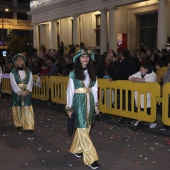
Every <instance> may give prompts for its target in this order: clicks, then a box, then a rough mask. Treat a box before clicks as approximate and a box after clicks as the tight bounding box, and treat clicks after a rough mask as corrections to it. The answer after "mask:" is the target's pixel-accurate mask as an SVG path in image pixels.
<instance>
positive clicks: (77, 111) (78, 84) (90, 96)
mask: <svg viewBox="0 0 170 170" xmlns="http://www.w3.org/2000/svg"><path fill="white" fill-rule="evenodd" d="M92 60H94V54H93V53H91V51H89V50H87V49H86V48H83V49H80V50H79V51H78V53H77V54H76V55H75V56H74V58H73V62H74V63H75V67H74V70H73V71H71V72H70V75H69V82H68V87H67V105H66V110H67V114H68V116H69V117H71V116H72V113H73V112H74V119H75V127H76V128H77V129H76V132H75V134H74V139H73V141H72V145H71V148H70V152H71V153H73V154H74V155H75V156H76V157H81V156H82V155H83V160H84V163H85V164H86V165H88V166H90V168H91V169H98V168H99V164H98V163H97V161H98V155H97V152H96V149H95V148H94V146H93V143H92V141H91V139H90V136H89V133H90V128H91V124H93V123H94V111H95V112H96V114H99V109H98V83H97V78H96V75H95V71H94V67H93V62H92Z"/></svg>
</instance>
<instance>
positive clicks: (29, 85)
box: [10, 70, 33, 93]
mask: <svg viewBox="0 0 170 170" xmlns="http://www.w3.org/2000/svg"><path fill="white" fill-rule="evenodd" d="M18 73H19V75H20V77H21V80H24V78H25V71H24V70H18ZM10 82H11V87H12V90H13V91H14V92H15V93H19V92H20V91H21V89H20V88H19V87H18V85H17V83H16V81H15V77H14V74H13V73H10ZM32 86H33V76H32V73H30V77H29V81H28V84H27V87H26V89H27V90H28V91H30V92H32Z"/></svg>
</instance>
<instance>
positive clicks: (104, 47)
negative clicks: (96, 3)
mask: <svg viewBox="0 0 170 170" xmlns="http://www.w3.org/2000/svg"><path fill="white" fill-rule="evenodd" d="M100 37H101V38H100V54H101V55H102V54H103V53H104V52H106V51H108V34H107V10H106V9H104V10H101V28H100Z"/></svg>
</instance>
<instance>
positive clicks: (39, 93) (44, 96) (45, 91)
mask: <svg viewBox="0 0 170 170" xmlns="http://www.w3.org/2000/svg"><path fill="white" fill-rule="evenodd" d="M33 77H34V76H33ZM48 79H49V78H48V77H42V78H41V87H36V86H33V88H32V98H35V99H39V100H43V101H48V100H49V80H48Z"/></svg>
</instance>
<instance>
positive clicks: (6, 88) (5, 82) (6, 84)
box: [1, 78, 11, 94]
mask: <svg viewBox="0 0 170 170" xmlns="http://www.w3.org/2000/svg"><path fill="white" fill-rule="evenodd" d="M1 83H2V93H6V94H11V84H10V80H9V78H2V82H1Z"/></svg>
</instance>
